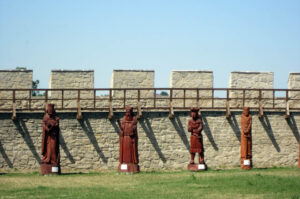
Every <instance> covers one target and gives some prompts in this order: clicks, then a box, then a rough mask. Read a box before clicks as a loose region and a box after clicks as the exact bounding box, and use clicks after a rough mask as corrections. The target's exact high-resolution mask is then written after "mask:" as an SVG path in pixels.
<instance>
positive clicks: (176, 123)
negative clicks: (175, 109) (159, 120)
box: [170, 115, 190, 151]
mask: <svg viewBox="0 0 300 199" xmlns="http://www.w3.org/2000/svg"><path fill="white" fill-rule="evenodd" d="M170 121H171V123H172V124H173V126H174V128H175V130H176V132H177V134H178V135H179V137H180V138H181V140H182V142H183V143H184V145H185V147H186V149H187V150H188V151H190V143H189V140H188V138H187V136H186V134H185V131H184V127H183V126H182V123H181V121H180V119H179V117H176V115H175V118H171V119H170Z"/></svg>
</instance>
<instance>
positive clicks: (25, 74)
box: [0, 69, 32, 108]
mask: <svg viewBox="0 0 300 199" xmlns="http://www.w3.org/2000/svg"><path fill="white" fill-rule="evenodd" d="M14 88H27V89H28V88H29V89H31V88H32V70H26V69H16V70H0V89H14ZM15 96H16V99H18V98H19V99H20V98H23V99H29V92H28V91H16V93H15ZM1 98H5V99H12V98H13V91H0V99H1ZM16 106H17V107H16V108H19V107H21V106H22V107H28V101H21V100H16ZM0 107H5V108H12V101H11V100H0Z"/></svg>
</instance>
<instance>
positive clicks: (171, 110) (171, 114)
mask: <svg viewBox="0 0 300 199" xmlns="http://www.w3.org/2000/svg"><path fill="white" fill-rule="evenodd" d="M174 117H175V115H174V109H173V104H172V101H170V113H169V119H172V118H174Z"/></svg>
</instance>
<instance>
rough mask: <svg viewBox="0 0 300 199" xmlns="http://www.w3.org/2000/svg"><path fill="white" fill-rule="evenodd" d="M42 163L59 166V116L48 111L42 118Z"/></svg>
mask: <svg viewBox="0 0 300 199" xmlns="http://www.w3.org/2000/svg"><path fill="white" fill-rule="evenodd" d="M42 155H43V158H42V163H46V164H52V165H53V166H59V163H60V154H59V117H58V116H56V115H52V116H50V115H49V114H48V113H46V114H45V116H44V118H43V138H42Z"/></svg>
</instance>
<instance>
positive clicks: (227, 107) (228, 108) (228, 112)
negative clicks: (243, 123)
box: [226, 100, 231, 118]
mask: <svg viewBox="0 0 300 199" xmlns="http://www.w3.org/2000/svg"><path fill="white" fill-rule="evenodd" d="M230 117H231V112H230V104H229V101H228V100H226V118H230Z"/></svg>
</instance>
